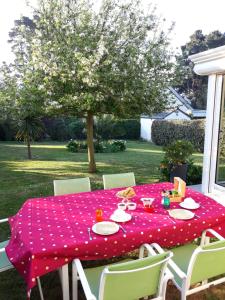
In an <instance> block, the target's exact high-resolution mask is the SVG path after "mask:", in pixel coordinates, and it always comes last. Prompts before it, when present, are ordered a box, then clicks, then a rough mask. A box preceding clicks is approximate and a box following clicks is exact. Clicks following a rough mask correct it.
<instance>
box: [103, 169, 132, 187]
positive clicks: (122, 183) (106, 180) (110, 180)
mask: <svg viewBox="0 0 225 300" xmlns="http://www.w3.org/2000/svg"><path fill="white" fill-rule="evenodd" d="M102 177H103V185H104V190H107V189H113V188H123V187H129V186H134V185H136V182H135V177H134V173H121V174H108V175H103V176H102Z"/></svg>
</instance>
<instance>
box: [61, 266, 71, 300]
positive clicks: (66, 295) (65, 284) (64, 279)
mask: <svg viewBox="0 0 225 300" xmlns="http://www.w3.org/2000/svg"><path fill="white" fill-rule="evenodd" d="M59 276H60V280H61V285H62V293H63V300H70V291H69V274H68V265H64V266H62V267H61V268H60V269H59Z"/></svg>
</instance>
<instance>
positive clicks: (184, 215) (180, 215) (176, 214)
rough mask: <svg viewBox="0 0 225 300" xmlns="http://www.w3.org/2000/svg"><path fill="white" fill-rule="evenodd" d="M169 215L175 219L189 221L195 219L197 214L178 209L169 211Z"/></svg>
mask: <svg viewBox="0 0 225 300" xmlns="http://www.w3.org/2000/svg"><path fill="white" fill-rule="evenodd" d="M168 212H169V215H170V216H171V217H173V218H174V219H179V220H189V219H192V218H194V216H195V214H194V213H193V212H191V211H189V210H186V209H181V208H176V209H170V210H168Z"/></svg>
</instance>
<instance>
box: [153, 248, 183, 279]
mask: <svg viewBox="0 0 225 300" xmlns="http://www.w3.org/2000/svg"><path fill="white" fill-rule="evenodd" d="M151 246H152V247H153V248H154V249H156V250H157V252H158V253H164V252H165V251H164V250H163V249H162V248H161V247H160V246H159V245H158V244H156V243H153V244H151ZM168 265H169V266H170V267H171V269H173V271H174V272H175V273H176V274H177V275H178V276H179V277H180V278H182V279H183V278H186V274H185V273H184V272H183V271H182V270H181V269H180V268H179V267H178V266H177V265H176V264H175V262H174V261H173V260H172V259H171V258H170V259H169V260H168ZM168 271H169V272H168ZM167 272H168V276H170V277H171V275H172V274H171V271H170V270H169V269H167ZM172 277H173V275H172ZM170 279H171V278H170Z"/></svg>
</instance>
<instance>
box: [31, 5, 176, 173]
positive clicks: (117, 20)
mask: <svg viewBox="0 0 225 300" xmlns="http://www.w3.org/2000/svg"><path fill="white" fill-rule="evenodd" d="M35 15H36V16H37V17H36V19H35V21H34V22H35V25H36V29H35V37H34V39H33V41H32V49H33V53H32V62H33V66H34V68H35V71H37V72H40V71H42V72H43V74H44V79H43V85H44V88H45V90H46V91H47V103H46V105H47V107H48V108H49V110H50V111H55V112H57V113H59V112H61V113H64V114H70V115H77V116H80V117H83V118H86V128H87V143H88V158H89V171H90V172H95V171H96V164H95V158H94V146H93V123H94V121H93V118H94V115H103V114H113V115H115V116H119V117H129V116H132V117H134V115H135V116H136V115H140V114H141V113H152V112H155V111H160V110H162V109H163V108H164V107H165V105H166V100H165V99H166V98H165V97H164V88H165V86H167V85H168V82H169V79H170V78H171V67H172V64H171V63H170V54H171V53H170V52H169V50H168V45H169V42H168V37H167V35H168V33H169V31H170V30H168V32H166V33H165V32H163V31H162V30H161V27H160V25H161V23H160V22H161V20H160V19H158V18H157V16H156V15H155V10H154V9H150V10H148V11H147V10H144V9H142V7H141V3H140V1H138V0H131V1H119V0H105V1H102V4H101V6H100V8H99V9H97V8H96V6H93V4H92V3H91V2H90V1H85V0H77V1H75V0H61V1H57V0H51V1H50V0H41V1H40V7H39V9H38V10H37V11H36V12H35Z"/></svg>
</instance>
